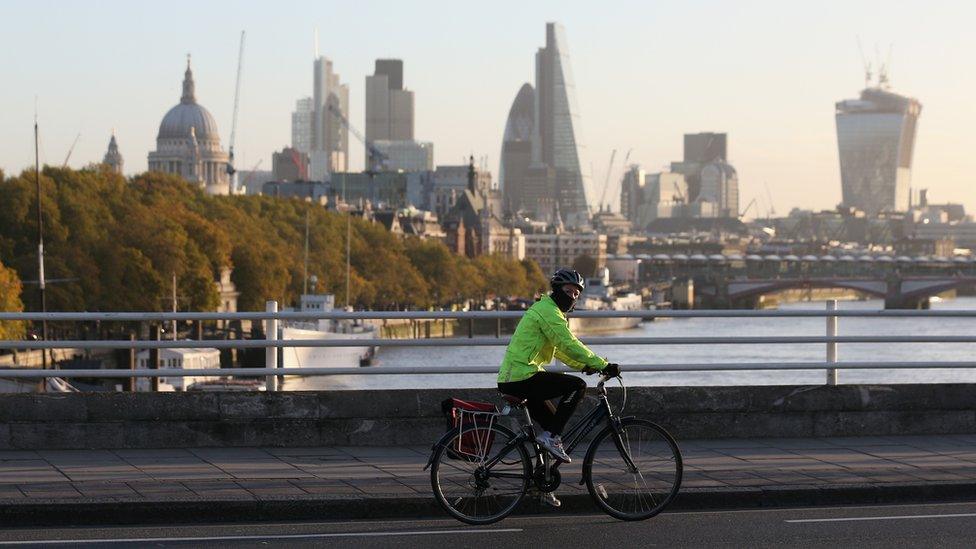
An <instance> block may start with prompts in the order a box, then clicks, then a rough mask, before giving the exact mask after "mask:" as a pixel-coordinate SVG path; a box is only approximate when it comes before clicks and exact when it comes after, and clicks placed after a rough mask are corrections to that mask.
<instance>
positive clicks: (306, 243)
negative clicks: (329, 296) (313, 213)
mask: <svg viewBox="0 0 976 549" xmlns="http://www.w3.org/2000/svg"><path fill="white" fill-rule="evenodd" d="M302 279H303V280H304V281H305V282H304V285H303V286H302V293H303V294H306V295H307V294H308V207H307V206H306V207H305V269H304V271H303V275H302Z"/></svg>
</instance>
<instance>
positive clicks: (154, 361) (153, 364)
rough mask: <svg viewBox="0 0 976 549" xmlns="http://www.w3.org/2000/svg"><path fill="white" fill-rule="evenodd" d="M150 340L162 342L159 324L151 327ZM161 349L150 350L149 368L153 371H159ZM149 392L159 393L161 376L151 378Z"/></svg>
mask: <svg viewBox="0 0 976 549" xmlns="http://www.w3.org/2000/svg"><path fill="white" fill-rule="evenodd" d="M149 339H151V340H153V341H159V340H160V333H159V324H151V325H150V326H149ZM159 355H160V352H159V349H149V364H148V365H147V366H149V368H151V369H153V370H158V369H159ZM149 390H150V391H152V392H154V393H158V392H159V376H153V377H151V378H149Z"/></svg>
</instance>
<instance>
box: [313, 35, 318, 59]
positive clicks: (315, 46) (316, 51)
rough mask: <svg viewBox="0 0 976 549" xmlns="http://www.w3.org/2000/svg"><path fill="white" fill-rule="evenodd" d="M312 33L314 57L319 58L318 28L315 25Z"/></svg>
mask: <svg viewBox="0 0 976 549" xmlns="http://www.w3.org/2000/svg"><path fill="white" fill-rule="evenodd" d="M312 34H313V38H312V43H313V46H314V48H315V58H316V59H318V58H319V28H318V27H315V29H314V30H313V31H312Z"/></svg>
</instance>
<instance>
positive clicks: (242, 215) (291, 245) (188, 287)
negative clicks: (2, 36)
mask: <svg viewBox="0 0 976 549" xmlns="http://www.w3.org/2000/svg"><path fill="white" fill-rule="evenodd" d="M40 185H41V195H42V200H41V204H42V206H41V209H42V216H43V221H42V223H43V231H44V251H45V273H46V279H47V280H49V281H50V283H49V284H48V285H47V287H46V294H47V307H48V310H52V311H164V310H170V309H171V307H172V303H171V299H172V297H171V296H172V293H173V292H172V289H173V279H174V277H175V279H176V293H177V307H178V309H179V310H181V311H208V310H214V309H216V308H217V306H218V304H219V295H218V293H217V290H216V287H215V285H214V281H215V280H216V279H217V278H218V277H219V274H220V272H221V269H222V268H224V267H231V268H232V269H233V272H232V274H231V279H232V280H233V282H234V284H235V285H236V287H237V290H238V291H239V292H240V297H239V300H238V309H239V310H242V311H247V310H263V309H264V303H265V301H266V300H269V299H275V300H278V301H279V302H280V303H282V304H286V305H287V304H293V303H295V302H296V301H297V298H298V296H299V295H300V294H301V292H302V288H303V285H304V282H305V279H304V275H303V273H304V250H305V220H306V215H307V216H308V222H309V223H308V227H309V231H308V250H309V253H308V274H309V275H310V276H311V275H315V276H316V277H317V279H318V288H317V291H319V292H328V293H333V294H335V295H336V303H345V301H346V295H345V294H346V259H345V253H346V251H345V246H346V223H347V216H346V215H345V214H339V213H336V212H333V211H329V210H327V209H325V208H323V207H322V206H319V205H315V204H311V203H308V202H304V201H300V200H296V199H280V198H274V197H266V196H207V195H206V194H204V193H203V191H202V190H200V189H199V188H197V187H196V186H194V185H191V184H189V183H187V182H186V181H184V180H183V179H181V178H179V177H177V176H174V175H169V174H162V173H155V172H147V173H143V174H140V175H136V176H134V177H131V178H125V177H123V176H120V175H118V174H115V173H113V172H111V171H110V170H107V169H105V168H103V167H90V168H85V169H81V170H73V169H69V168H55V167H45V168H43V169H42V170H41V176H40ZM36 192H37V191H36V184H35V174H34V171H33V170H26V171H24V172H22V173H21V174H20V175H19V176H12V177H6V176H4V174H3V172H0V196H2V197H3V198H2V200H0V263H2V264H5V265H6V266H7V267H8V269H7V271H13V273H10V274H5V270H4V269H2V268H0V310H16V309H15V307H16V306H17V304H18V303H20V301H21V300H22V302H23V303H22V305H23V307H25V308H26V309H27V310H37V309H38V308H39V307H38V305H39V298H38V296H37V295H36V294H37V292H36V291H31V287H32V286H31V283H30V281H33V280H35V279H36V278H37V240H36V238H37V212H36V208H37V199H36ZM349 248H350V273H349V274H350V277H349V278H350V284H349V303H350V304H351V305H354V306H356V307H358V308H370V309H402V308H427V307H449V306H452V305H457V304H461V303H464V302H466V301H468V300H478V301H480V300H483V299H491V298H494V297H532V295H533V294H535V293H537V292H539V291H541V290H543V289H544V288H545V286H546V279H545V277H544V276H543V274H542V272H541V271H540V270H539V267H538V265H537V264H536V263H535V262H534V261H531V260H525V261H521V262H520V261H516V260H513V259H510V258H507V257H503V256H499V255H492V256H481V257H478V258H475V259H468V258H466V257H461V256H457V255H455V254H453V253H451V252H450V251H449V250H448V249H447V247H446V246H444V245H443V244H442V243H441V242H438V241H431V240H426V241H425V240H420V239H417V238H414V237H406V238H398V237H396V236H395V235H393V234H390V233H389V232H388V231H387V230H386V229H385V228H384V227H383V226H382V225H381V224H379V223H371V222H369V221H367V220H363V219H362V218H359V217H353V218H352V219H351V239H350V247H349ZM5 276H6V277H7V278H10V280H11V281H9V282H5V280H7V278H5ZM21 281H23V289H21V285H22V282H21ZM33 287H34V288H36V286H33ZM8 294H9V296H12V297H8ZM18 295H19V297H18ZM15 300H16V301H15ZM8 307H9V308H8Z"/></svg>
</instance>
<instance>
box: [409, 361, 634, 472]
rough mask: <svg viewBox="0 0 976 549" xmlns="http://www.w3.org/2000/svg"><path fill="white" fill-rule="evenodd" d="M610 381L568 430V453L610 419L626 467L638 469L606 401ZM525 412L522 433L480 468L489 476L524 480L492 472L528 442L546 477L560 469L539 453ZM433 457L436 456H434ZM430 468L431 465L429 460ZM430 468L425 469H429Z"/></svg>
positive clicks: (556, 464)
mask: <svg viewBox="0 0 976 549" xmlns="http://www.w3.org/2000/svg"><path fill="white" fill-rule="evenodd" d="M606 381H607V379H606V378H603V379H601V380H600V383H599V384H598V385H597V390H598V392H599V395H600V396H599V404H598V405H597V406H596V407H595V408H593V409H592V410H590V412H589V413H587V414H586V415H585V416H584V417H583V418H582V419H580V420H578V421H576V422H575V423H574V424H573V425H572V426H571V427H570V428H569V430H568V431H566V433H565V435H564V438H565V439H566V440H565V444H566V453H571V452H572V451H573V450H574V449H575V448H576V447H577V446H578V445H579V444H580V443H581V442H582V441H583V439H584V438H586V435H588V434H590V432H592V431H593V429H595V428H596V427H597V426H598V425H600V424H601V423H603V421H604V420H608V422H609V424H610V425H611V426H612V427H613V428H614V431H616V432H617V433H616V434H617V436H616V437H615V438H614V443H615V444H616V445H617V448H618V449H619V450H620V453H621V455H622V456H623V458H624V461H625V462H626V463H627V466H628V467H630V468H631V469H635V468H636V467H635V465H634V463H633V460H632V458H631V457H630V452H629V451H628V450H627V449H626V448H625V447H624V446H623V445H622V444H621V441H620V436H619V424H620V418H618V417H617V416H616V414H614V412H613V408H611V407H610V401H609V400H608V399H607V389H606V387H604V383H605V382H606ZM523 411H524V412H525V420H526V424H525V425H523V426H522V429H521V431H519V432H518V434H516V435H515V436H514V437H512V438H510V439H509V440H508V441H507V442H506V443H505V445H504V446H503V447H502V448H501V450H499V451H498V453H497V454H495V456H494V457H492V458H491V459H489V460H488V461H486V462H484V463H483V464H482V465H481V467H479V469H481V470H484V471H485V472H486V473H487V474H488V476H497V477H499V478H501V477H511V478H521V475H518V474H515V473H492V472H491V469H492V468H493V467H494V466H495V465H497V464H498V462H500V461H501V460H502V459H504V458H505V457H506V456H508V455H509V453H510V452H511V451H512V450H514V449H515V447H516V446H518V445H520V444H524V443H525V442H531V444H532V447H533V448H534V449H535V452H536V456H535V457H536V461H537V463H538V464H539V465H544V466H545V477H546V479H547V480H548V478H549V476H550V472H551V471H552V470H555V469H557V468H558V467H559V466H560V465H561V464H562V462H561V461H558V460H554V461H555V462H554V463H552V462H550V460H549V459H546V457H545V456H546V455H547V454H546V453H545V452H542V451H541V450H540V447H539V445H538V443H536V442H535V432H534V428H533V426H532V422H531V417H530V416H529V413H528V410H523ZM431 455H432V456H433V454H431ZM427 465H428V466H429V465H430V462H429V460H428V464H427ZM426 468H427V467H424V469H425V470H426Z"/></svg>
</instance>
